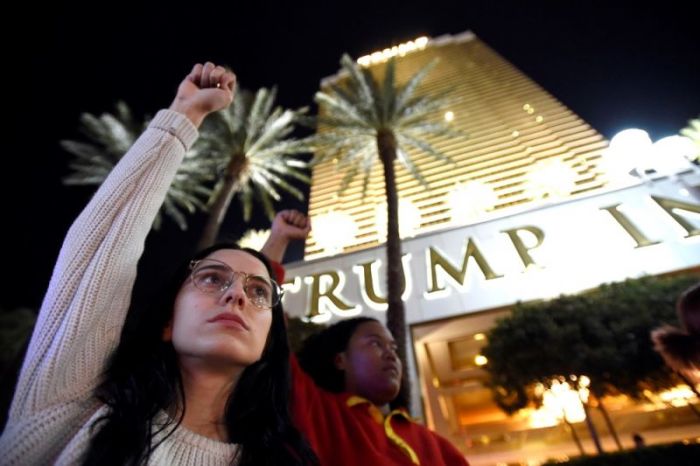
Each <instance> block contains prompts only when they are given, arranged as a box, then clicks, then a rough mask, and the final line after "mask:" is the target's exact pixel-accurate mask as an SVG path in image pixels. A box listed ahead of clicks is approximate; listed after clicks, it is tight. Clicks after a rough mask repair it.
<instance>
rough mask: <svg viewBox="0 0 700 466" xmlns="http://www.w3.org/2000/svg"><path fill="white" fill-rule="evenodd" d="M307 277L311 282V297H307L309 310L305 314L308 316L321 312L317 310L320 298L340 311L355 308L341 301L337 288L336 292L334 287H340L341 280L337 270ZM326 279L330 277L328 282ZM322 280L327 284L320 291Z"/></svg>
mask: <svg viewBox="0 0 700 466" xmlns="http://www.w3.org/2000/svg"><path fill="white" fill-rule="evenodd" d="M307 279H308V282H310V284H311V297H310V299H309V301H310V308H309V312H308V313H307V314H306V315H307V316H308V317H315V316H317V315H319V314H321V311H320V310H319V303H320V301H321V298H326V299H328V300H329V301H330V303H331V304H332V305H333V306H335V307H336V308H337V309H338V310H340V311H353V310H355V309H356V307H355V306H352V305H350V304H347V303H346V302H345V301H343V299H342V298H341V297H340V295H339V293H340V291H341V290H338V291H337V293H338V294H336V289H337V288H339V287H340V286H339V285H340V281H341V280H340V275H339V273H338V272H337V271H327V272H320V273H314V274H311V275H310V276H309V277H307ZM328 279H330V283H327V281H328ZM322 281H325V282H326V283H327V286H326V287H325V289H324V290H323V291H321V282H322Z"/></svg>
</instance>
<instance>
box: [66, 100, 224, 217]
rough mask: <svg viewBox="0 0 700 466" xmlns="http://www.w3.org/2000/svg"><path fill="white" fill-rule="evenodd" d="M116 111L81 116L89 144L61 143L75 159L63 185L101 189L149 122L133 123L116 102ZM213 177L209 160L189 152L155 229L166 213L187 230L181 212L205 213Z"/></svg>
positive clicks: (159, 213) (159, 215)
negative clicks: (201, 211) (208, 186)
mask: <svg viewBox="0 0 700 466" xmlns="http://www.w3.org/2000/svg"><path fill="white" fill-rule="evenodd" d="M115 107H116V111H115V113H114V114H111V113H103V114H102V115H100V116H95V115H92V114H90V113H83V114H81V115H80V128H79V129H80V131H81V132H82V133H83V134H84V135H85V137H86V138H87V139H88V140H89V141H90V142H81V141H74V140H62V141H60V144H61V147H63V148H64V149H65V150H66V151H68V152H70V153H71V154H73V155H74V156H75V158H74V159H73V160H72V161H71V162H70V164H69V166H70V168H71V169H72V170H73V173H71V174H70V175H68V176H67V177H65V178H64V179H63V183H64V184H66V185H100V184H101V183H102V182H103V181H104V179H105V178H106V177H107V175H108V174H109V172H110V171H112V168H113V167H114V165H116V163H117V162H118V161H119V160H120V159H121V158H122V157H123V156H124V154H126V151H127V150H128V149H129V147H131V145H132V144H133V143H134V141H136V138H138V136H139V135H140V134H141V133H142V132H143V130H144V129H145V128H146V126H148V123H149V121H150V118H149V117H146V118H145V119H144V120H143V121H141V122H137V121H135V120H134V118H133V116H132V112H131V110H130V109H129V106H128V105H127V104H126V103H125V102H123V101H119V102H117V104H116V106H115ZM214 173H215V172H214V170H213V165H212V163H211V161H210V160H208V159H207V158H205V157H197V156H196V154H195V153H194V152H192V151H190V152H188V154H187V155H186V157H185V159H184V161H183V163H182V165H181V166H180V168H179V169H178V171H177V173H176V175H175V179H174V181H173V183H172V185H171V186H170V189H169V190H168V193H167V195H166V197H165V201H164V203H163V207H162V208H161V210H160V211H159V212H158V215H157V216H156V219H155V222H154V225H153V226H154V228H155V229H158V228H159V227H160V225H161V223H162V214H163V213H165V214H166V215H167V216H169V217H170V218H172V219H173V220H174V221H175V223H177V225H178V226H179V227H180V229H182V230H186V229H187V221H186V217H185V214H184V212H183V211H186V212H187V213H190V214H191V213H194V212H195V211H196V210H197V209H200V210H205V209H206V205H205V202H206V199H207V198H208V197H209V196H210V195H211V190H210V189H208V188H207V185H208V184H211V182H212V181H213V179H214V178H215V176H214Z"/></svg>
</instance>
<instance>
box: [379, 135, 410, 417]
mask: <svg viewBox="0 0 700 466" xmlns="http://www.w3.org/2000/svg"><path fill="white" fill-rule="evenodd" d="M396 145H397V144H396V137H395V136H394V133H393V132H391V131H387V130H383V131H379V132H378V133H377V150H378V152H379V159H380V160H381V162H382V167H383V169H384V192H385V194H386V206H387V234H386V262H387V264H386V282H387V304H388V308H387V312H386V326H387V328H388V329H389V331H390V332H391V334H392V335H393V336H394V339H395V340H396V345H397V347H398V353H399V359H401V364H402V366H403V374H402V379H401V391H400V392H399V395H398V396H397V397H396V399H395V400H394V401H393V403H392V407H403V408H408V406H409V404H410V400H411V390H410V388H411V387H410V383H409V381H408V365H407V364H406V362H407V358H406V350H407V342H406V313H405V311H404V304H403V300H402V299H401V293H402V287H403V275H402V274H403V269H402V265H401V237H400V236H399V198H398V192H397V190H396V174H395V172H394V160H396Z"/></svg>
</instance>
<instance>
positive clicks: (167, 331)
mask: <svg viewBox="0 0 700 466" xmlns="http://www.w3.org/2000/svg"><path fill="white" fill-rule="evenodd" d="M161 338H162V339H163V341H171V340H172V339H173V320H172V319H170V321H169V322H168V325H166V326H165V328H164V329H163V334H162V335H161Z"/></svg>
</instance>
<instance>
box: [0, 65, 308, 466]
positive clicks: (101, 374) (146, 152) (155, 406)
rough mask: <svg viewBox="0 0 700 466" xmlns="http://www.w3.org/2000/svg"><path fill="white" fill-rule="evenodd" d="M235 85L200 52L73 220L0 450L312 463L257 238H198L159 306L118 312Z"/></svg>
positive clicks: (35, 458)
mask: <svg viewBox="0 0 700 466" xmlns="http://www.w3.org/2000/svg"><path fill="white" fill-rule="evenodd" d="M234 85H235V76H234V75H233V73H231V72H230V71H227V70H225V69H224V68H222V67H220V66H215V65H214V64H212V63H209V62H208V63H206V64H204V65H201V64H197V65H195V67H194V68H193V70H192V72H191V73H190V74H189V75H188V76H187V77H186V78H185V79H184V80H183V81H182V83H181V84H180V86H179V88H178V92H177V95H176V97H175V99H174V101H173V103H172V105H171V107H170V109H168V110H162V111H161V112H159V113H158V114H157V115H156V117H155V118H154V119H153V121H152V122H151V123H150V125H149V127H148V129H146V130H145V132H144V133H143V134H142V135H141V137H140V138H139V139H138V141H137V142H136V143H135V144H134V146H133V147H132V148H131V149H130V150H129V152H128V153H127V154H126V155H125V156H124V157H123V158H122V160H121V161H120V162H119V164H118V165H117V166H116V167H115V168H114V170H113V171H112V173H111V174H110V175H109V177H108V178H107V179H106V180H105V182H104V183H103V184H102V186H101V187H100V188H99V190H98V191H97V193H96V194H95V196H94V197H93V199H92V200H91V201H90V203H89V204H88V206H87V207H86V208H85V210H84V211H83V212H82V213H81V214H80V216H79V217H78V219H77V220H76V221H75V223H74V224H73V225H72V226H71V228H70V230H69V232H68V235H67V237H66V239H65V241H64V244H63V247H62V249H61V252H60V254H59V258H58V262H57V264H56V267H55V270H54V273H53V276H52V279H51V283H50V285H49V289H48V292H47V294H46V297H45V298H44V302H43V305H42V308H41V311H40V314H39V317H38V321H37V325H36V328H35V330H34V333H33V335H32V339H31V342H30V345H29V349H28V352H27V356H26V359H25V361H24V365H23V367H22V371H21V374H20V378H19V381H18V384H17V387H16V390H15V396H14V400H13V403H12V406H11V409H10V413H9V419H8V423H7V426H6V429H5V431H4V433H3V436H2V437H1V438H0V464H3V465H12V464H22V465H44V464H100V465H106V464H115V465H124V464H159V465H160V464H162V465H166V464H167V465H214V464H238V465H306V464H316V460H315V457H314V455H313V453H312V452H311V450H310V449H309V448H308V446H307V444H306V443H305V442H304V441H303V440H302V437H301V436H300V435H299V433H298V432H297V430H296V429H295V428H294V427H293V426H292V423H291V421H290V418H289V413H288V408H287V403H288V392H289V364H288V357H289V349H288V346H287V339H286V333H285V325H284V319H283V313H282V309H281V306H280V305H279V302H280V295H281V293H280V287H279V285H278V284H277V283H276V282H275V281H274V280H273V279H272V278H271V277H272V269H271V268H270V265H269V263H268V261H267V260H266V259H265V257H264V256H262V255H261V254H260V253H257V252H255V251H252V250H247V249H239V248H237V247H236V246H234V245H229V244H220V245H216V246H213V247H211V248H209V249H207V250H205V251H202V252H201V253H200V254H198V255H197V256H196V257H195V258H194V259H193V260H192V261H191V262H190V263H189V264H186V265H185V266H184V267H183V268H182V269H181V270H180V272H179V273H178V274H177V275H176V276H175V278H174V279H173V281H172V283H171V286H170V287H169V289H167V290H166V292H165V293H162V295H161V296H160V302H159V303H157V305H155V306H153V307H152V308H150V309H148V310H147V312H142V313H141V314H140V315H139V316H138V318H136V319H135V320H134V321H131V320H129V323H128V324H127V325H126V327H125V325H124V322H125V319H126V315H127V310H128V307H129V303H130V299H131V292H132V287H133V283H134V280H135V277H136V270H137V267H136V266H137V262H138V259H139V257H140V255H141V253H142V251H143V246H144V241H145V238H146V235H147V233H148V231H149V229H150V227H151V223H152V221H153V219H154V218H155V215H156V213H157V211H158V209H159V207H160V205H161V203H162V202H163V199H164V197H165V193H166V191H167V188H168V185H169V184H170V183H171V181H172V179H173V177H174V175H175V172H176V170H177V168H178V165H179V164H180V162H181V161H182V159H183V156H184V154H185V152H186V150H187V149H188V148H189V147H190V146H191V144H192V143H193V142H194V140H195V139H196V137H197V127H198V126H199V125H200V123H201V122H202V120H203V119H204V117H205V116H207V115H208V114H209V113H211V112H214V111H217V110H220V109H223V108H225V107H227V106H228V105H230V104H231V102H232V100H233V93H234ZM123 327H124V329H123V331H122V328H123ZM120 334H121V339H120Z"/></svg>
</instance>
